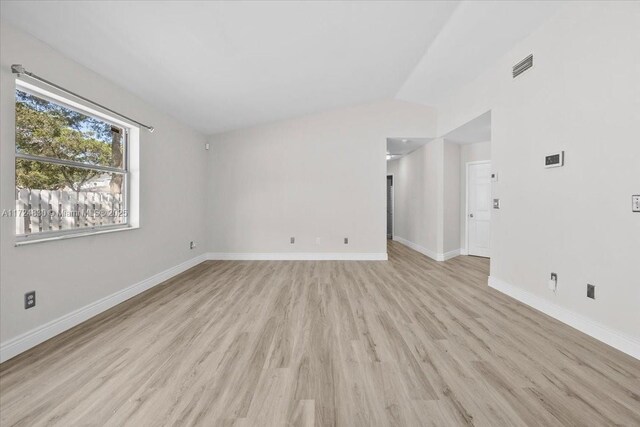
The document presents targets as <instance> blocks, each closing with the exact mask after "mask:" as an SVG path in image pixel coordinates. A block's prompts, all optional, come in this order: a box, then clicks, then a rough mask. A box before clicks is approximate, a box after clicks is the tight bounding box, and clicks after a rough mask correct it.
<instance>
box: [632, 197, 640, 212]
mask: <svg viewBox="0 0 640 427" xmlns="http://www.w3.org/2000/svg"><path fill="white" fill-rule="evenodd" d="M631 211H632V212H640V194H636V195H634V196H631Z"/></svg>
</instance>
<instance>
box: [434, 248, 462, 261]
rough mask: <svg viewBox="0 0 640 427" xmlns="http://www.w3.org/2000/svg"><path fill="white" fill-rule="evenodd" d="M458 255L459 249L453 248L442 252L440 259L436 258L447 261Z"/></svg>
mask: <svg viewBox="0 0 640 427" xmlns="http://www.w3.org/2000/svg"><path fill="white" fill-rule="evenodd" d="M458 255H460V249H454V250H452V251H449V252H445V253H444V254H442V260H438V261H447V260H449V259H451V258H455V257H457V256H458Z"/></svg>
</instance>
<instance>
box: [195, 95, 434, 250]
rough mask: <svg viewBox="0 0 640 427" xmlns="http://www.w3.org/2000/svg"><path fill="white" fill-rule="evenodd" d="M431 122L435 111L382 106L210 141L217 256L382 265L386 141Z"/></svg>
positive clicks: (425, 129) (428, 127)
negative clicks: (327, 257) (305, 257)
mask: <svg viewBox="0 0 640 427" xmlns="http://www.w3.org/2000/svg"><path fill="white" fill-rule="evenodd" d="M435 123H436V116H435V112H434V111H433V110H432V109H430V108H427V107H423V106H419V105H415V104H411V103H407V102H404V101H381V102H376V103H372V104H366V105H361V106H357V107H353V108H346V109H339V110H332V111H330V112H326V113H321V114H314V115H310V116H305V117H301V118H298V119H292V120H286V121H282V122H277V123H273V124H269V125H264V126H259V127H254V128H249V129H244V130H240V131H235V132H230V133H226V134H220V135H216V136H213V137H212V138H211V144H212V148H211V153H210V166H211V167H210V175H209V181H210V184H211V185H210V191H209V197H208V199H209V208H208V210H207V214H208V218H209V220H210V222H211V236H210V237H211V238H210V241H211V250H212V252H214V253H216V254H218V255H216V256H225V255H221V254H242V255H238V257H252V256H255V254H281V255H280V256H285V257H286V256H288V255H282V254H353V257H355V258H358V257H360V256H362V254H364V256H365V257H384V256H385V254H386V225H385V224H386V183H385V172H386V139H387V138H388V137H392V136H398V135H400V136H432V135H434V134H435ZM292 236H295V238H296V243H295V244H294V245H291V244H290V243H289V238H290V237H292ZM344 237H348V238H349V244H348V245H345V244H344V243H343V238H344ZM252 254H253V255H252Z"/></svg>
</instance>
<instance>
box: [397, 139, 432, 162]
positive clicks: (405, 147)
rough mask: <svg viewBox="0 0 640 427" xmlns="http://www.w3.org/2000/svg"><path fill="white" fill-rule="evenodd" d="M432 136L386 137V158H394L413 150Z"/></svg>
mask: <svg viewBox="0 0 640 427" xmlns="http://www.w3.org/2000/svg"><path fill="white" fill-rule="evenodd" d="M432 139H433V138H410V137H406V138H387V160H396V159H399V158H400V157H402V156H406V155H407V154H409V153H412V152H414V151H415V150H417V149H418V148H420V147H422V146H423V145H425V144H426V143H427V142H429V141H431V140H432Z"/></svg>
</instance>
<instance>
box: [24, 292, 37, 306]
mask: <svg viewBox="0 0 640 427" xmlns="http://www.w3.org/2000/svg"><path fill="white" fill-rule="evenodd" d="M35 306H36V291H31V292H27V293H26V294H24V309H25V310H28V309H30V308H33V307H35Z"/></svg>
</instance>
